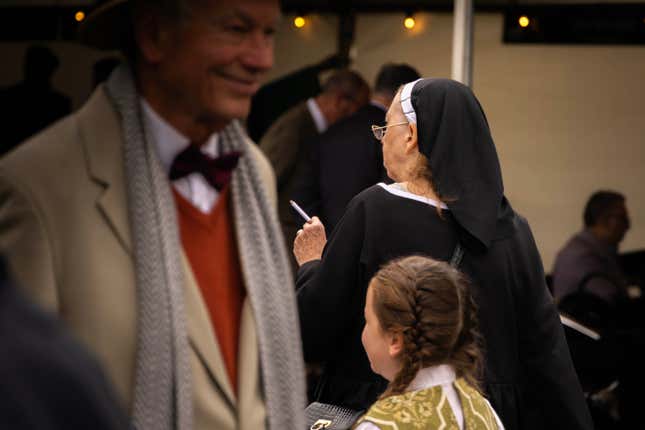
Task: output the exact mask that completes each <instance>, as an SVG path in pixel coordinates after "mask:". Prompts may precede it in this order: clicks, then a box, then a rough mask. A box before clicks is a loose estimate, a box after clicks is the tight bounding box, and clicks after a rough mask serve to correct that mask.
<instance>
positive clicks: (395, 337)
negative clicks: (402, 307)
mask: <svg viewBox="0 0 645 430" xmlns="http://www.w3.org/2000/svg"><path fill="white" fill-rule="evenodd" d="M388 352H389V354H390V357H392V358H397V357H398V356H400V355H401V353H402V352H403V333H401V332H400V331H395V332H392V333H391V334H390V339H389V345H388Z"/></svg>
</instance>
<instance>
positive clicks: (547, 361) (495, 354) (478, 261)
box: [294, 79, 593, 429]
mask: <svg viewBox="0 0 645 430" xmlns="http://www.w3.org/2000/svg"><path fill="white" fill-rule="evenodd" d="M372 129H373V131H374V134H375V136H376V138H377V139H378V140H380V141H381V143H382V147H383V162H384V165H385V168H386V169H387V173H388V176H389V177H390V178H391V179H392V180H393V181H394V183H392V184H389V185H386V184H376V185H374V186H372V187H370V188H368V189H366V190H364V191H363V192H361V193H360V194H358V195H357V196H356V197H354V199H353V200H352V201H351V202H350V203H349V205H348V206H347V209H346V212H345V214H344V216H343V217H342V219H341V221H340V222H339V224H338V225H337V226H336V228H335V229H334V231H333V232H332V233H331V235H330V237H329V240H327V239H326V238H325V233H324V227H323V226H322V224H321V223H320V221H319V220H318V219H317V218H315V217H314V218H313V220H312V221H310V222H308V223H306V224H305V225H304V226H303V228H302V230H300V231H299V232H298V235H297V236H296V239H295V241H294V254H295V256H296V259H297V261H298V264H299V266H300V267H299V270H298V272H297V276H296V286H297V288H298V305H299V312H300V322H301V334H302V340H303V344H304V353H305V359H306V360H307V361H308V362H322V363H324V372H323V375H322V377H321V380H320V381H319V383H318V386H317V387H316V390H315V396H316V400H317V401H320V402H324V403H330V404H335V405H341V406H345V407H349V408H353V409H366V408H367V407H368V406H369V405H370V404H371V403H372V402H374V401H375V400H376V398H377V397H378V396H379V395H380V394H381V393H382V391H383V390H384V389H385V387H386V385H387V382H386V381H385V380H384V379H382V378H380V377H379V376H377V375H376V374H374V373H373V372H372V371H371V369H370V363H369V361H368V359H367V356H366V354H365V352H364V351H363V347H362V345H361V331H362V330H363V325H364V324H365V320H364V317H363V308H364V305H365V295H366V290H367V286H368V283H369V280H370V278H371V277H372V275H374V274H375V272H377V271H378V269H379V268H380V267H381V266H382V265H383V264H384V263H386V262H388V261H390V260H392V259H394V258H399V257H402V256H407V255H412V254H421V255H427V256H431V257H433V258H436V259H440V260H444V261H451V262H452V263H453V264H454V265H458V267H459V269H460V270H462V271H463V272H465V273H466V274H467V275H468V277H469V278H470V280H471V283H472V285H471V293H472V295H473V297H474V299H475V302H476V303H477V305H478V318H479V325H480V331H481V333H482V337H483V339H482V346H483V348H484V351H485V369H483V372H482V382H483V384H482V386H483V387H484V390H485V395H486V396H487V397H488V399H489V400H490V402H491V404H492V405H493V408H494V409H495V410H496V411H497V412H498V413H499V416H500V418H501V420H502V422H503V424H504V426H505V427H506V428H507V429H545V428H563V429H564V428H566V429H592V428H593V424H592V420H591V417H590V414H589V411H588V408H587V406H586V403H585V398H584V396H583V393H582V390H581V388H580V383H579V381H578V378H577V376H576V372H575V370H574V368H573V365H572V362H571V357H570V354H569V350H568V347H567V343H566V340H565V337H564V332H563V329H562V325H561V323H560V320H559V317H558V314H557V312H556V308H555V306H554V304H553V301H552V298H551V296H550V294H549V293H548V290H547V287H546V284H545V278H544V272H543V268H542V262H541V259H540V255H539V253H538V250H537V247H536V245H535V241H534V239H533V235H532V233H531V229H530V228H529V225H528V223H527V221H526V220H525V219H524V218H523V217H522V216H520V215H519V214H517V213H516V212H515V211H514V210H513V208H512V207H511V204H510V202H509V201H508V199H506V197H505V196H504V187H503V183H502V173H501V170H500V165H499V160H498V158H497V153H496V150H495V145H494V143H493V139H492V137H491V133H490V129H489V127H488V122H487V120H486V116H485V114H484V112H483V110H482V108H481V106H480V104H479V102H478V100H477V98H476V97H475V96H474V94H473V93H472V91H471V90H470V89H469V88H468V87H466V86H464V85H462V84H460V83H458V82H455V81H452V80H449V79H420V80H417V81H415V82H411V83H408V84H406V85H404V86H403V87H402V88H401V90H399V92H398V93H397V95H396V97H395V99H394V101H393V102H392V105H391V107H390V109H389V110H388V112H387V116H386V125H385V126H383V127H377V126H373V127H372Z"/></svg>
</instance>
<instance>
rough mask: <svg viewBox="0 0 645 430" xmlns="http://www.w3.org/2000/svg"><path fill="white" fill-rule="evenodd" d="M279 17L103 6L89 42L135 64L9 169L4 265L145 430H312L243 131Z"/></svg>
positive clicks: (173, 3) (281, 258)
mask: <svg viewBox="0 0 645 430" xmlns="http://www.w3.org/2000/svg"><path fill="white" fill-rule="evenodd" d="M279 13H280V12H279V5H278V1H277V0H167V1H162V2H160V1H153V0H113V1H109V2H107V3H105V4H104V5H103V6H102V7H101V8H100V9H97V10H96V11H95V13H94V14H93V15H92V16H90V17H89V18H88V21H87V24H86V28H85V31H84V33H83V37H84V39H85V41H86V42H88V43H90V44H91V45H93V46H95V47H99V48H112V49H114V48H120V49H121V50H122V51H123V53H124V55H125V56H126V58H127V59H128V62H127V63H128V64H126V65H123V66H121V67H120V68H118V69H117V70H115V72H114V73H113V74H112V75H111V76H110V78H109V79H108V81H107V82H106V83H105V84H104V85H100V86H99V87H98V88H97V89H96V91H95V92H94V94H93V95H92V96H91V98H90V99H89V101H88V102H87V103H86V104H85V106H84V107H82V108H81V109H80V110H79V111H78V112H77V113H75V114H73V115H71V116H69V117H67V118H65V119H63V120H62V121H60V122H58V123H57V124H55V125H54V126H53V127H51V128H49V129H47V130H45V131H44V132H42V133H41V134H39V135H37V136H36V137H34V138H33V139H31V140H30V141H28V142H26V143H25V144H24V145H23V146H22V147H21V148H20V149H18V150H16V151H14V152H13V153H10V154H9V155H8V156H7V157H6V158H4V159H3V160H2V162H0V252H2V253H5V254H6V256H7V257H8V262H9V266H10V269H11V271H12V272H13V275H14V278H15V279H16V281H17V282H18V283H19V284H21V285H22V286H23V287H24V288H25V289H26V290H28V291H29V292H30V293H31V296H32V297H33V298H34V299H36V300H37V301H38V302H40V304H41V305H43V306H45V307H47V308H49V309H52V310H54V311H56V312H58V314H59V315H60V317H61V318H62V319H63V320H64V321H65V322H66V324H67V326H68V327H69V328H70V329H71V330H72V332H73V333H74V334H75V335H76V336H77V338H78V339H80V340H81V341H82V342H83V343H84V344H85V345H86V346H88V347H89V348H90V349H91V350H92V351H93V352H94V353H95V354H96V355H97V357H98V358H99V360H100V362H101V364H102V365H103V366H104V367H105V369H106V371H107V374H108V376H109V377H110V379H111V381H112V382H113V383H114V385H115V387H116V390H117V393H118V394H119V396H120V399H121V401H122V403H123V405H124V406H125V407H127V408H128V410H129V411H130V414H131V416H132V421H133V424H134V425H135V427H136V428H137V429H138V430H148V429H150V430H165V429H181V430H188V429H193V428H194V429H256V428H271V429H301V428H303V427H304V419H303V417H302V413H301V411H302V409H303V408H304V399H305V392H304V381H303V373H304V371H303V365H302V353H301V346H300V343H299V340H298V337H297V336H293V335H292V334H293V333H294V332H297V331H298V330H297V327H298V318H297V315H296V309H295V299H294V296H293V281H292V278H291V275H290V273H289V266H288V264H289V263H288V259H287V254H286V252H285V249H284V246H283V243H282V240H281V237H280V229H279V225H278V223H277V217H276V213H275V194H274V189H275V188H274V185H273V183H274V182H273V181H274V178H273V176H272V172H271V168H270V165H269V164H268V162H267V161H266V160H265V159H264V157H263V156H262V155H261V154H260V152H259V151H258V150H257V148H255V147H254V145H253V144H252V143H251V142H250V141H249V140H248V138H247V137H246V135H245V134H244V132H243V131H242V128H241V127H240V125H239V123H238V121H237V119H238V118H241V117H244V116H245V115H246V114H247V113H248V109H249V105H250V100H251V96H252V95H253V93H254V92H255V91H256V90H257V88H258V86H259V84H260V79H261V78H262V77H263V75H264V73H265V72H266V71H267V70H268V69H269V68H270V67H271V66H272V63H273V33H274V31H275V27H276V23H277V20H278V18H279ZM294 330H295V331H294Z"/></svg>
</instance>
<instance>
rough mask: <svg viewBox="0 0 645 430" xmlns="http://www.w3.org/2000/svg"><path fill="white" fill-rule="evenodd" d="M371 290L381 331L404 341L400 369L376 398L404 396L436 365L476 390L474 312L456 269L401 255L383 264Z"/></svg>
mask: <svg viewBox="0 0 645 430" xmlns="http://www.w3.org/2000/svg"><path fill="white" fill-rule="evenodd" d="M370 288H372V289H373V293H372V294H373V298H374V300H373V306H374V313H375V314H376V317H377V318H378V320H379V323H380V325H381V328H382V329H383V330H384V331H390V332H395V333H396V332H398V333H401V334H402V337H403V348H402V353H401V355H400V360H401V369H400V371H399V372H398V373H397V375H396V376H395V377H394V379H393V380H392V381H391V382H390V384H389V386H388V388H387V390H386V391H385V392H384V393H383V395H382V396H381V398H385V397H389V396H392V395H396V394H401V393H403V392H404V391H405V389H406V388H407V387H408V386H409V385H410V383H411V382H412V380H413V379H414V377H415V376H416V374H417V372H418V371H419V369H421V368H424V367H429V366H436V365H439V364H449V365H451V366H452V367H453V368H454V369H455V372H456V374H457V376H458V377H463V378H465V379H466V380H467V381H468V382H469V383H470V384H471V385H473V386H475V387H477V388H478V387H479V383H478V381H479V378H480V375H481V368H482V358H481V356H482V354H481V352H480V347H479V345H480V343H481V342H480V339H481V337H480V335H479V332H478V327H477V317H476V313H477V309H476V307H475V303H474V301H473V300H472V297H471V295H470V293H469V285H468V282H467V281H466V278H465V277H464V276H463V275H462V274H461V273H460V272H459V271H458V270H456V269H454V268H452V267H451V266H450V265H449V264H447V263H444V262H439V261H436V260H433V259H431V258H428V257H421V256H412V257H405V258H401V259H398V260H394V261H392V262H390V263H388V264H386V265H385V266H384V267H383V268H382V269H381V270H380V271H379V272H378V273H377V274H376V275H375V276H374V278H373V279H372V282H371V284H370Z"/></svg>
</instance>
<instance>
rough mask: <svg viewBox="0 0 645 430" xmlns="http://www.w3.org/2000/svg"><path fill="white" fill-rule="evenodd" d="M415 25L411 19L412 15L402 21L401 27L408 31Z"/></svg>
mask: <svg viewBox="0 0 645 430" xmlns="http://www.w3.org/2000/svg"><path fill="white" fill-rule="evenodd" d="M416 24H417V23H416V21H415V20H414V18H413V17H412V15H408V16H406V17H405V19H404V20H403V26H404V27H405V28H407V29H408V30H412V29H413V28H414V26H415V25H416Z"/></svg>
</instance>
